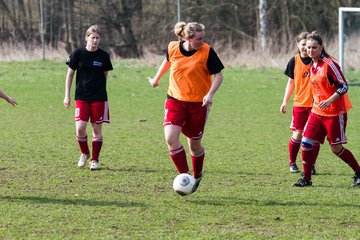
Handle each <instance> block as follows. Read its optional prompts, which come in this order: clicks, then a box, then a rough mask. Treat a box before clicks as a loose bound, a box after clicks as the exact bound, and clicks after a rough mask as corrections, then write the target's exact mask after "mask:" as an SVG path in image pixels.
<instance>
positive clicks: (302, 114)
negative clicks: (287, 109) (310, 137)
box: [290, 107, 311, 131]
mask: <svg viewBox="0 0 360 240" xmlns="http://www.w3.org/2000/svg"><path fill="white" fill-rule="evenodd" d="M310 113H311V107H293V110H292V119H291V124H290V129H291V130H293V131H294V130H297V131H303V130H304V127H305V125H306V122H307V120H308V118H309V115H310Z"/></svg>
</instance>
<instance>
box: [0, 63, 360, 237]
mask: <svg viewBox="0 0 360 240" xmlns="http://www.w3.org/2000/svg"><path fill="white" fill-rule="evenodd" d="M1 64H2V66H1V68H0V87H1V88H3V89H4V90H5V91H6V92H7V93H8V94H9V95H10V96H12V97H14V98H16V99H17V101H18V103H19V105H18V106H17V107H15V108H13V107H12V106H11V105H9V104H7V103H6V102H5V101H0V111H1V115H0V121H1V127H0V180H1V185H0V212H1V215H0V239H359V229H360V203H359V199H360V189H353V188H350V187H349V186H350V184H351V181H352V179H351V177H352V176H353V173H352V171H351V169H350V168H349V167H348V166H346V165H345V164H344V163H343V162H342V161H341V160H339V159H338V158H337V157H336V156H335V155H333V154H332V153H331V152H330V150H329V147H328V145H327V144H325V145H323V146H322V147H321V151H320V155H319V159H318V162H317V170H318V172H319V174H318V175H317V176H314V178H313V182H314V185H313V187H309V188H304V189H299V188H292V187H291V186H290V185H291V183H293V182H294V181H296V180H297V179H298V178H299V177H300V176H299V175H298V174H290V173H289V169H288V160H287V142H288V140H289V137H290V135H291V132H290V131H289V129H288V126H289V124H290V117H291V116H290V115H291V114H290V108H289V113H288V114H286V115H281V114H280V113H279V108H280V105H281V101H282V97H283V92H284V88H285V84H286V77H285V76H284V75H283V74H282V70H279V69H252V70H251V69H245V68H227V69H226V70H225V71H224V82H223V84H222V86H221V88H220V89H219V91H218V93H217V95H216V96H215V99H214V104H213V107H212V109H211V113H210V117H209V121H208V124H207V128H206V133H205V136H204V139H203V143H204V145H205V148H206V160H205V161H206V162H205V177H204V179H203V181H202V183H201V186H200V188H199V190H198V191H197V192H196V193H195V194H193V195H190V196H187V197H180V196H178V195H176V194H175V193H174V192H173V190H172V180H173V178H174V177H175V176H176V174H177V173H176V171H175V168H174V166H173V164H172V162H171V160H170V159H169V157H168V153H167V149H166V146H165V142H164V138H163V132H162V131H163V130H162V119H163V104H164V99H165V94H166V89H167V76H165V77H164V78H163V79H162V80H161V82H160V88H157V89H152V88H151V87H150V86H149V85H148V83H147V80H146V77H147V76H153V75H154V74H155V72H156V69H155V68H149V67H143V66H142V65H141V63H139V62H137V61H117V62H114V71H112V72H111V73H110V79H109V82H108V94H109V104H110V115H111V124H109V125H107V124H106V125H104V127H103V129H104V145H103V150H102V153H101V156H100V158H101V167H102V170H101V171H95V172H91V171H90V170H89V169H88V168H85V169H78V168H77V166H76V164H77V158H78V156H79V150H78V146H77V143H76V141H75V136H74V132H75V127H74V116H73V115H74V109H73V106H72V107H71V109H70V110H67V109H65V108H64V107H63V104H62V102H63V97H64V84H65V83H64V81H65V74H66V65H65V64H64V63H62V62H41V61H38V62H2V63H1ZM349 76H350V79H351V84H352V86H351V87H350V93H349V94H350V97H351V99H352V102H353V106H354V108H353V109H352V110H351V111H350V113H349V121H348V128H347V137H348V140H349V143H348V144H347V147H348V148H349V149H351V150H352V151H353V153H354V155H355V156H357V157H359V158H360V151H359V147H358V135H357V132H358V128H359V124H360V107H359V106H360V88H359V86H358V82H359V79H356V77H357V76H359V73H358V72H357V73H356V72H351V73H349ZM72 92H74V85H73V88H72ZM140 120H142V121H140ZM143 120H146V121H143ZM88 130H89V134H90V128H89V129H88ZM182 141H183V143H184V144H185V139H184V138H182ZM299 163H300V159H299Z"/></svg>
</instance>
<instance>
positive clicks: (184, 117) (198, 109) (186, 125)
mask: <svg viewBox="0 0 360 240" xmlns="http://www.w3.org/2000/svg"><path fill="white" fill-rule="evenodd" d="M208 113H209V108H208V107H203V106H202V103H200V102H195V103H194V102H182V101H178V100H176V99H173V98H168V99H166V101H165V118H164V126H166V125H176V126H180V127H182V129H181V132H182V133H183V134H184V135H185V136H186V137H188V138H192V139H200V138H201V137H202V135H203V134H204V128H205V124H206V120H207V116H208Z"/></svg>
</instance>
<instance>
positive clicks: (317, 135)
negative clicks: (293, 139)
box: [304, 113, 347, 145]
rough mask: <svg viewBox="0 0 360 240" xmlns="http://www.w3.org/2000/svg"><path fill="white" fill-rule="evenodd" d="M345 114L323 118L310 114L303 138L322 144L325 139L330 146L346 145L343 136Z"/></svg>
mask: <svg viewBox="0 0 360 240" xmlns="http://www.w3.org/2000/svg"><path fill="white" fill-rule="evenodd" d="M346 122H347V114H346V113H341V114H340V115H339V116H333V117H325V116H320V115H318V114H315V113H311V114H310V116H309V119H308V122H307V124H306V126H305V131H304V137H306V138H310V139H313V140H316V141H318V142H320V143H324V140H325V137H326V136H327V140H328V141H329V143H330V145H337V144H340V143H341V144H343V143H347V139H346V136H345V130H346Z"/></svg>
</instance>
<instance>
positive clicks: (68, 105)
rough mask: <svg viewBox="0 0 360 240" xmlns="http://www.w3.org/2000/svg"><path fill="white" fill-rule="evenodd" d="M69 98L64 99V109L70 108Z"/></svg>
mask: <svg viewBox="0 0 360 240" xmlns="http://www.w3.org/2000/svg"><path fill="white" fill-rule="evenodd" d="M70 105H71V104H70V98H68V97H65V98H64V106H65V107H66V108H69V107H70Z"/></svg>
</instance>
